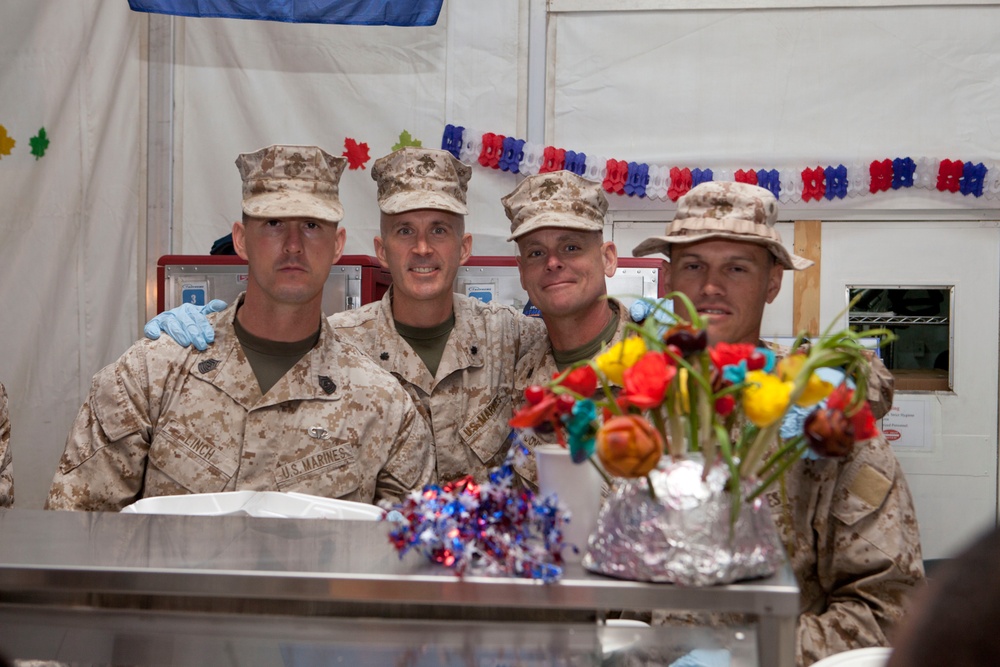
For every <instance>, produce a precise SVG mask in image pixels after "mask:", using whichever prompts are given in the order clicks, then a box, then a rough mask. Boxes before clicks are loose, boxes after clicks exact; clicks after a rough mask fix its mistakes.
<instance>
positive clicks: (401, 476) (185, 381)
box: [46, 297, 433, 510]
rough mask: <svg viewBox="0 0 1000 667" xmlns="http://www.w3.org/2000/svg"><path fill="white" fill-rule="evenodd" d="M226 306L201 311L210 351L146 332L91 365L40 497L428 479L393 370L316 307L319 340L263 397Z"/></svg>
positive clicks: (125, 499)
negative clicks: (209, 326) (89, 381)
mask: <svg viewBox="0 0 1000 667" xmlns="http://www.w3.org/2000/svg"><path fill="white" fill-rule="evenodd" d="M240 301H242V297H241V298H240V299H239V300H238V301H237V303H239V302H240ZM235 313H236V304H234V305H232V306H230V307H229V308H227V309H226V310H224V311H223V312H221V313H219V314H213V315H210V316H209V319H210V320H211V321H212V323H213V325H214V326H215V329H216V331H218V332H219V334H218V336H217V338H216V340H215V344H214V345H213V346H212V347H211V348H210V349H209V350H207V351H205V352H198V351H197V350H193V349H191V348H182V347H180V346H178V345H177V344H176V343H174V342H173V341H170V340H162V341H150V340H141V341H139V342H138V343H136V344H135V345H133V346H132V347H131V348H130V349H129V350H128V351H127V352H126V353H125V354H124V355H123V356H122V357H121V358H120V359H119V360H118V361H117V362H115V363H113V364H111V365H110V366H107V367H106V368H104V369H103V370H101V371H100V372H99V373H98V374H97V375H96V376H95V378H94V381H93V385H92V388H91V392H90V396H89V397H88V399H87V402H86V403H85V404H84V406H83V407H82V408H81V410H80V413H79V415H78V416H77V419H76V423H75V424H74V425H73V430H72V432H71V433H70V436H69V440H68V442H67V444H66V450H65V452H64V453H63V456H62V459H61V460H60V462H59V471H58V472H57V474H56V476H55V479H54V480H53V483H52V488H51V490H50V492H49V498H48V502H47V503H46V506H47V507H48V508H52V509H77V510H117V509H120V508H122V507H124V506H125V505H128V504H129V503H131V502H133V501H135V500H137V499H139V498H143V497H149V496H162V495H176V494H185V493H208V492H219V491H236V490H244V489H250V490H257V491H268V490H270V491H298V492H302V493H309V494H313V495H317V496H325V497H330V498H342V499H346V500H354V501H361V502H372V501H373V500H380V499H388V500H398V499H400V498H401V497H402V496H404V495H405V494H406V493H407V492H409V491H410V490H412V489H419V488H421V487H422V485H423V484H425V483H427V482H428V481H429V480H430V479H431V477H432V474H433V463H432V460H431V439H430V434H429V433H428V432H427V428H426V425H425V424H424V422H423V420H421V419H420V418H419V416H418V413H417V410H416V408H415V407H414V406H413V404H412V402H411V401H410V400H409V398H408V396H407V395H406V392H404V391H402V390H400V388H399V387H398V385H397V384H396V383H395V382H393V380H392V377H391V376H389V375H387V374H385V373H383V372H382V371H381V370H380V369H379V368H378V367H377V366H375V365H374V364H373V363H371V361H370V360H369V359H367V358H365V357H364V356H362V355H361V354H360V353H359V352H358V351H357V350H356V349H355V348H354V347H353V346H352V345H350V344H347V343H344V342H342V341H341V340H340V339H339V337H338V336H337V334H336V333H335V332H334V331H333V330H332V329H331V327H330V326H329V324H328V323H326V321H324V322H323V324H322V327H321V330H320V339H319V343H318V344H317V345H316V347H315V348H313V349H312V350H311V351H310V352H308V353H307V354H306V355H305V356H304V357H303V358H302V359H301V360H299V362H298V363H297V364H296V365H295V366H294V367H293V368H292V369H290V370H289V371H288V372H287V373H286V374H285V376H284V377H282V378H281V380H280V381H279V382H278V383H277V384H276V385H275V386H274V387H273V388H272V389H271V390H270V391H269V392H268V394H267V395H266V396H264V397H261V395H260V389H259V386H258V384H257V380H256V378H255V377H254V374H253V370H252V369H251V367H250V364H249V363H248V362H247V360H246V357H245V355H244V353H243V349H242V347H241V345H240V343H239V341H238V340H237V338H236V334H235V331H234V329H233V325H232V322H233V318H234V316H235Z"/></svg>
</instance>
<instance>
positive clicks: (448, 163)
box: [372, 146, 472, 215]
mask: <svg viewBox="0 0 1000 667" xmlns="http://www.w3.org/2000/svg"><path fill="white" fill-rule="evenodd" d="M471 177H472V168H471V167H470V166H469V165H467V164H465V163H463V162H459V161H458V160H456V159H455V156H454V155H452V154H451V153H449V152H448V151H440V150H434V149H433V148H417V147H415V146H405V147H403V148H400V149H399V150H398V151H394V152H392V153H389V154H388V155H386V156H385V157H380V158H379V159H377V160H375V164H373V165H372V179H373V180H374V181H375V182H376V183H377V184H378V207H379V209H380V210H381V211H382V212H383V213H388V214H389V215H395V214H397V213H405V212H406V211H415V210H417V209H421V208H433V209H437V210H439V211H451V212H452V213H458V214H459V215H465V214H466V213H468V212H469V210H468V208H467V207H466V205H465V204H466V194H465V193H466V188H467V187H468V185H469V178H471Z"/></svg>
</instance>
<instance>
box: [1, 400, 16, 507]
mask: <svg viewBox="0 0 1000 667" xmlns="http://www.w3.org/2000/svg"><path fill="white" fill-rule="evenodd" d="M13 504H14V463H13V462H12V461H11V457H10V418H9V417H8V412H7V390H6V389H4V386H3V385H2V384H0V507H10V506H12V505H13Z"/></svg>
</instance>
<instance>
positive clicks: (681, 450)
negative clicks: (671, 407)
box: [667, 412, 687, 459]
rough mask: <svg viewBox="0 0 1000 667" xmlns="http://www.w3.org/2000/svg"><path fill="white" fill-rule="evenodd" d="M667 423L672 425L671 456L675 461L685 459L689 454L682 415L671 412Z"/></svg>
mask: <svg viewBox="0 0 1000 667" xmlns="http://www.w3.org/2000/svg"><path fill="white" fill-rule="evenodd" d="M667 421H668V422H669V424H670V455H671V456H672V457H674V458H675V459H679V458H683V457H684V455H685V454H687V440H686V439H685V437H684V420H683V419H681V417H680V415H678V414H675V413H673V412H670V413H668V417H667Z"/></svg>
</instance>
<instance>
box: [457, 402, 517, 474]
mask: <svg viewBox="0 0 1000 667" xmlns="http://www.w3.org/2000/svg"><path fill="white" fill-rule="evenodd" d="M510 411H511V400H510V395H509V394H507V393H502V394H495V395H494V396H493V398H492V399H491V400H490V402H489V403H487V404H486V405H485V406H484V407H483V409H482V410H480V411H479V412H477V413H476V414H474V415H473V416H472V417H470V418H469V419H468V420H466V422H465V423H464V424H463V425H462V428H461V431H460V433H459V434H460V435H461V437H462V441H463V442H465V444H466V445H468V446H469V448H470V449H471V450H472V451H474V452H475V453H476V456H478V457H479V460H480V461H482V462H483V463H484V464H490V463H493V462H494V461H493V459H494V458H495V457H496V456H497V453H499V452H500V450H501V448H502V447H503V446H504V444H505V443H506V442H507V436H508V435H509V434H510V424H508V422H509V421H510Z"/></svg>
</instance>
